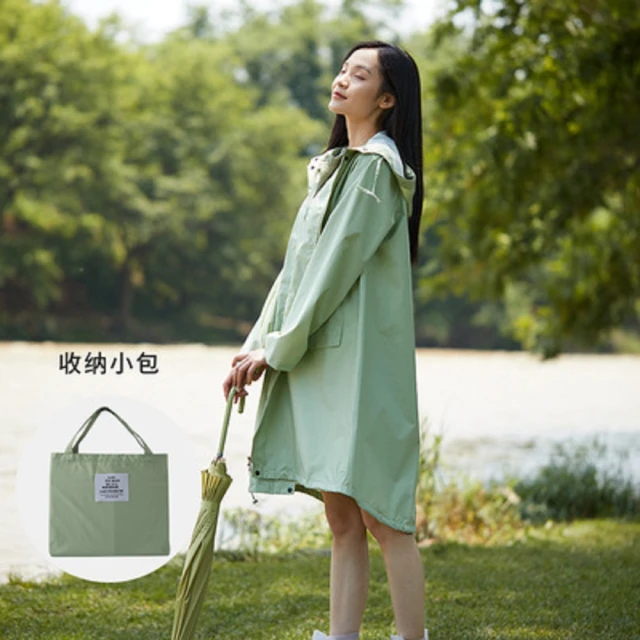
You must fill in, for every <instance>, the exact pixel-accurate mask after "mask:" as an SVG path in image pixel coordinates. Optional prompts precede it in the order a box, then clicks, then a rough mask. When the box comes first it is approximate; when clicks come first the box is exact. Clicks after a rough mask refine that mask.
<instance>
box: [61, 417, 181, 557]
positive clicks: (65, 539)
mask: <svg viewBox="0 0 640 640" xmlns="http://www.w3.org/2000/svg"><path fill="white" fill-rule="evenodd" d="M103 412H108V413H110V414H111V415H113V416H115V417H116V418H117V419H118V420H119V421H120V423H121V424H122V425H123V426H124V427H125V428H126V429H127V431H129V433H130V434H131V435H132V436H133V437H134V438H135V440H136V442H137V443H138V444H139V445H140V447H141V448H142V449H143V451H144V453H142V454H120V453H117V454H116V453H112V454H109V453H79V451H78V449H79V446H80V443H81V442H82V440H83V439H84V438H85V436H86V435H87V434H88V433H89V431H90V430H91V428H92V427H93V425H94V424H95V422H96V420H97V419H98V416H99V415H100V414H101V413H103ZM49 553H50V554H51V555H52V556H85V557H86V556H92V557H95V556H161V555H168V554H169V479H168V461H167V454H166V453H161V454H154V453H152V451H151V449H149V447H148V445H147V443H146V442H145V441H144V440H143V439H142V437H141V436H140V435H139V434H138V433H136V431H134V430H133V429H132V428H131V427H130V426H129V425H128V424H127V423H126V422H125V421H124V420H123V419H122V418H121V417H120V416H119V415H118V414H117V413H116V412H115V411H112V410H111V409H109V407H100V408H99V409H96V411H94V412H93V413H92V414H91V416H89V418H87V420H86V421H85V422H84V424H83V425H82V426H81V427H80V429H78V431H77V433H76V434H75V435H74V436H73V438H72V439H71V442H69V444H68V446H67V448H66V449H65V451H64V452H63V453H52V454H51V476H50V501H49Z"/></svg>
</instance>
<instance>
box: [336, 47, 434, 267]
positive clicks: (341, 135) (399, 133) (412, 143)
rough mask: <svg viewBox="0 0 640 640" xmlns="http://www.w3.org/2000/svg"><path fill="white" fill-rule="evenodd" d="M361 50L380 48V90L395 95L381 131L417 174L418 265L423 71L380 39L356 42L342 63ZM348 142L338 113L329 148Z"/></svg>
mask: <svg viewBox="0 0 640 640" xmlns="http://www.w3.org/2000/svg"><path fill="white" fill-rule="evenodd" d="M358 49H377V50H378V62H379V65H380V71H381V72H382V86H381V88H380V93H390V94H392V95H393V96H394V98H395V105H394V106H393V107H391V108H390V109H385V110H384V114H383V117H382V121H381V125H382V130H383V131H384V132H385V133H386V134H387V135H388V136H389V137H391V138H392V139H393V141H394V142H395V143H396V146H397V147H398V151H399V152H400V156H401V158H402V161H403V162H404V163H405V164H406V165H408V166H409V167H411V168H412V169H413V171H414V173H415V174H416V190H415V193H414V194H413V203H412V209H411V216H410V218H409V248H410V251H411V262H412V263H414V264H415V263H416V262H417V260H418V236H419V232H420V217H421V216H422V197H423V187H422V106H421V93H420V74H419V72H418V67H417V65H416V63H415V61H414V59H413V58H412V57H411V56H410V55H409V54H408V53H407V52H406V51H404V50H403V49H400V48H399V47H396V46H395V45H393V44H389V43H388V42H382V41H381V40H369V41H365V42H360V43H358V44H356V45H355V46H354V47H352V48H351V50H350V51H349V52H348V53H347V55H346V56H345V57H344V60H343V62H344V61H345V60H347V58H349V56H350V55H351V54H352V53H353V52H354V51H357V50H358ZM348 144H349V138H348V135H347V121H346V119H345V117H344V116H343V115H341V114H337V115H336V119H335V122H334V123H333V129H332V130H331V135H330V136H329V143H328V144H327V149H334V148H336V147H345V146H347V145H348Z"/></svg>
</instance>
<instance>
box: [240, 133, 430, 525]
mask: <svg viewBox="0 0 640 640" xmlns="http://www.w3.org/2000/svg"><path fill="white" fill-rule="evenodd" d="M308 185H309V191H308V194H307V197H306V198H305V200H304V202H303V203H302V205H301V207H300V210H299V211H298V215H297V217H296V220H295V223H294V226H293V229H292V231H291V238H290V240H289V245H288V248H287V253H286V256H285V260H284V265H283V267H282V271H281V272H280V274H279V276H278V278H277V279H276V281H275V283H274V285H273V287H272V288H271V291H270V292H269V295H268V297H267V300H266V302H265V304H264V307H263V309H262V312H261V314H260V318H259V319H258V321H257V323H256V324H255V326H254V327H253V329H252V331H251V333H250V334H249V336H248V338H247V340H246V342H245V344H244V346H243V348H242V351H243V352H247V351H250V350H253V349H258V348H264V349H265V357H266V361H267V363H268V364H269V366H270V367H271V368H270V369H268V370H267V372H266V374H265V379H264V383H263V388H262V395H261V398H260V404H259V407H258V415H257V419H256V429H255V434H254V438H253V446H252V453H251V464H250V473H251V480H250V490H251V491H253V492H258V493H285V494H286V493H293V492H294V491H295V490H296V485H301V486H302V487H306V488H309V489H322V490H324V491H334V492H338V493H342V494H345V495H348V496H351V497H352V498H354V499H355V500H356V502H357V503H358V505H359V506H360V507H361V508H362V509H364V510H365V511H367V512H369V513H370V514H371V515H373V516H374V517H375V518H377V519H378V520H379V521H381V522H383V523H385V524H387V525H389V526H391V527H393V528H394V529H398V530H401V531H405V532H413V531H414V530H415V488H416V482H417V473H418V456H419V430H418V412H417V401H416V379H415V378H416V376H415V343H414V323H413V302H412V289H411V267H410V258H409V240H408V230H407V225H408V214H409V212H410V211H411V199H412V195H413V191H414V187H415V175H414V173H413V172H412V171H411V169H410V168H408V167H404V166H403V163H402V160H401V157H400V155H399V153H398V150H397V147H396V145H395V143H394V142H393V140H392V139H391V138H389V137H388V136H387V135H386V134H384V133H383V132H379V133H377V134H376V135H375V136H373V137H372V138H371V139H370V140H369V141H368V142H367V143H366V144H365V145H364V146H362V147H357V148H339V149H332V150H329V151H327V152H325V153H324V154H322V155H321V156H318V157H316V158H313V159H312V160H311V162H310V163H309V167H308Z"/></svg>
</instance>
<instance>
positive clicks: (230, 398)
mask: <svg viewBox="0 0 640 640" xmlns="http://www.w3.org/2000/svg"><path fill="white" fill-rule="evenodd" d="M237 391H238V390H237V389H236V388H235V387H231V391H229V396H228V397H227V408H226V409H225V412H224V420H223V421H222V433H221V434H220V443H219V444H218V453H217V455H216V460H220V458H222V456H223V454H224V445H225V442H226V441H227V431H228V430H229V420H230V419H231V410H232V409H233V399H234V398H235V396H236V392H237ZM244 398H245V397H244V396H242V397H241V398H240V403H239V405H238V413H242V412H243V411H244Z"/></svg>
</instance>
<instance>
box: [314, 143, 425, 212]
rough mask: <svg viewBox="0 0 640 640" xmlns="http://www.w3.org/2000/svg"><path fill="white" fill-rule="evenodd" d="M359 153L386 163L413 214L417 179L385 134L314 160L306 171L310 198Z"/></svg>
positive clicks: (330, 150)
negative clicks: (377, 157)
mask: <svg viewBox="0 0 640 640" xmlns="http://www.w3.org/2000/svg"><path fill="white" fill-rule="evenodd" d="M356 153H362V154H367V153H369V154H377V155H379V156H382V157H383V158H384V159H385V160H386V161H387V163H388V164H389V167H391V170H392V171H393V174H394V175H395V177H396V179H397V181H398V185H399V187H400V191H401V193H402V196H403V197H404V199H405V201H406V202H407V205H408V207H407V212H408V214H410V213H411V204H412V201H413V193H414V191H415V187H416V175H415V172H414V171H413V169H412V168H411V167H410V166H408V165H405V164H404V162H403V161H402V157H401V156H400V152H399V151H398V147H397V145H396V143H395V142H394V140H393V139H392V138H391V137H389V136H388V135H387V134H386V133H385V132H384V131H378V133H376V134H375V135H373V136H372V137H371V138H369V140H367V142H365V144H363V145H361V146H359V147H337V148H334V149H329V150H328V151H325V152H324V153H323V154H321V155H319V156H316V157H315V158H312V159H311V162H309V166H308V167H307V179H308V188H309V194H313V193H315V192H316V191H317V190H318V189H319V188H320V187H322V185H323V184H324V183H325V181H326V179H327V178H328V177H329V176H330V175H331V173H333V171H334V169H335V168H336V166H337V165H338V164H339V163H340V160H341V159H342V158H343V157H344V156H345V155H347V156H349V155H353V154H356Z"/></svg>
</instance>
